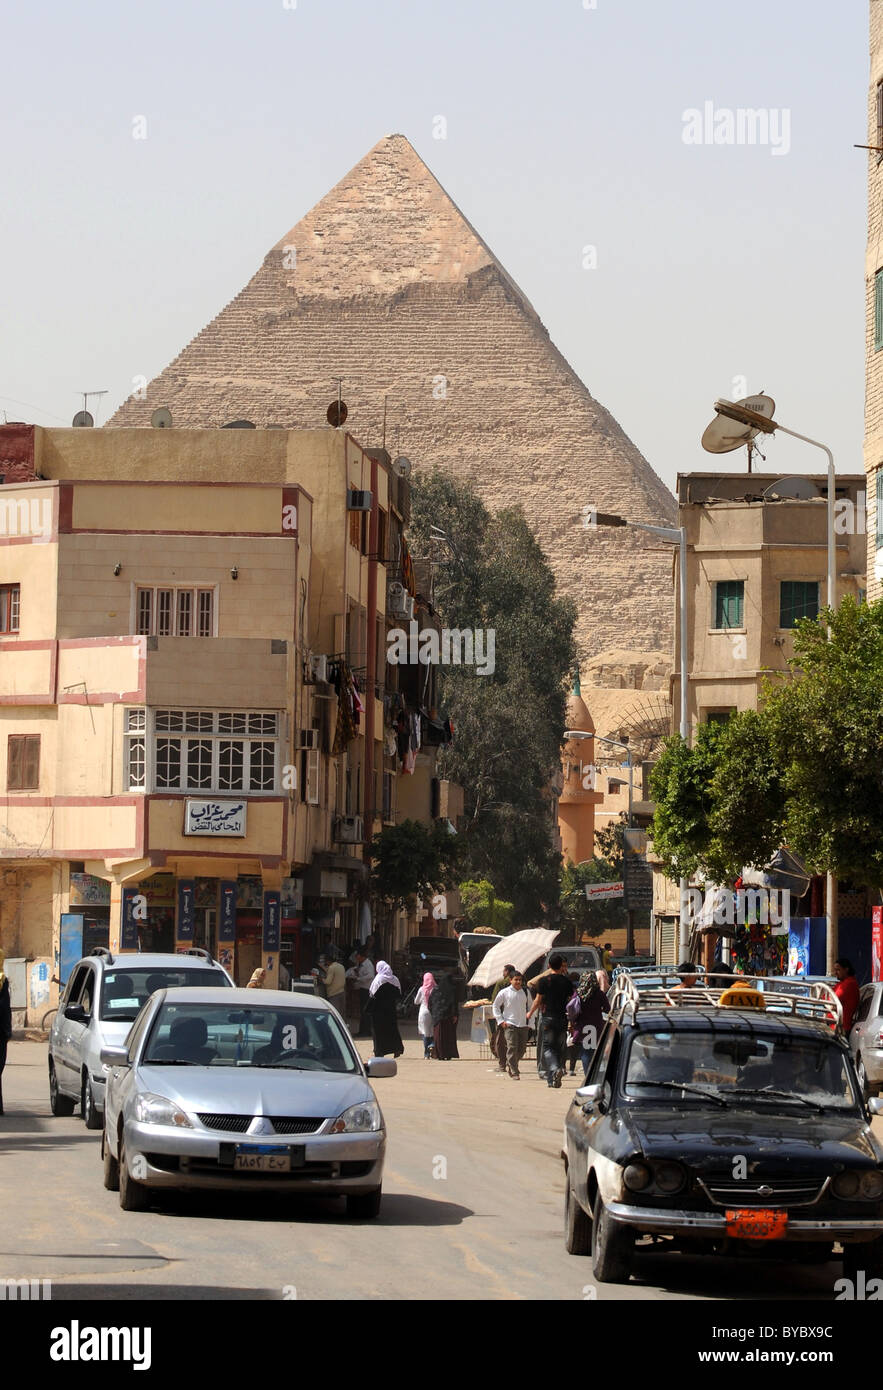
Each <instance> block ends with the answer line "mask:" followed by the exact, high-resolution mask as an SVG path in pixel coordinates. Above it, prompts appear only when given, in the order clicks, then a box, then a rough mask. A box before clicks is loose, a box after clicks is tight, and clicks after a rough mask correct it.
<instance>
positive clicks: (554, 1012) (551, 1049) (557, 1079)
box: [527, 951, 573, 1087]
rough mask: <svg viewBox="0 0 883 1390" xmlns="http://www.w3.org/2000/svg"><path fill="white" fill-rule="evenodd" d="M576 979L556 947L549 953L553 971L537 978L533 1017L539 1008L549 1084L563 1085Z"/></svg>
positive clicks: (544, 1060)
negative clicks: (569, 1005) (569, 1003)
mask: <svg viewBox="0 0 883 1390" xmlns="http://www.w3.org/2000/svg"><path fill="white" fill-rule="evenodd" d="M572 994H573V982H572V980H571V978H570V976H569V975H568V973H567V964H566V962H565V960H564V957H563V956H562V955H559V954H558V952H557V951H556V952H555V954H554V955H553V956H550V957H549V973H548V974H547V975H544V976H541V977H540V978H539V979H538V980H537V997H536V999H535V1000H534V1002H533V1004H532V1005H531V1007H530V1013H528V1015H527V1017H528V1019H530V1018H531V1017H532V1015H533V1014H534V1013H536V1011H537V1010H538V1009H539V1010H540V1011H541V1012H542V1016H543V1071H544V1073H545V1077H546V1082H547V1084H548V1085H549V1086H555V1087H560V1085H561V1078H562V1077H563V1076H564V1069H563V1067H562V1065H561V1059H562V1057H563V1055H564V1049H565V1047H566V1045H567V1001H568V1000H569V999H570V997H571V995H572Z"/></svg>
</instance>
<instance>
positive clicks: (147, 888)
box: [134, 874, 175, 908]
mask: <svg viewBox="0 0 883 1390" xmlns="http://www.w3.org/2000/svg"><path fill="white" fill-rule="evenodd" d="M134 891H135V892H136V893H140V894H142V896H143V897H144V898H146V900H147V906H148V907H149V908H150V907H174V906H175V876H174V874H154V876H153V878H146V879H144V880H143V882H141V883H139V884H138V887H137V888H136V889H135V890H134Z"/></svg>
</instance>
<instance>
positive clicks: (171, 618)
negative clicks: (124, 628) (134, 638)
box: [135, 588, 215, 637]
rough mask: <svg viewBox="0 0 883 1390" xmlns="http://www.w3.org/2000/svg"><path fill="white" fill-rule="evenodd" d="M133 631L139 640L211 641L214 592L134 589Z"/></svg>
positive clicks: (192, 589) (202, 590)
mask: <svg viewBox="0 0 883 1390" xmlns="http://www.w3.org/2000/svg"><path fill="white" fill-rule="evenodd" d="M135 631H136V633H137V634H138V636H139V637H214V635H215V591H214V589H196V588H187V589H143V588H139V589H136V591H135Z"/></svg>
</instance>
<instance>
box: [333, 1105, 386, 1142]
mask: <svg viewBox="0 0 883 1390" xmlns="http://www.w3.org/2000/svg"><path fill="white" fill-rule="evenodd" d="M382 1128H383V1117H382V1115H381V1114H380V1106H379V1105H378V1104H377V1101H376V1100H364V1101H361V1102H360V1104H359V1105H351V1106H350V1108H349V1110H344V1112H343V1114H342V1115H338V1117H337V1119H336V1120H335V1121H334V1124H333V1125H332V1126H331V1129H330V1131H329V1133H330V1134H366V1133H372V1132H373V1131H376V1130H378V1129H382Z"/></svg>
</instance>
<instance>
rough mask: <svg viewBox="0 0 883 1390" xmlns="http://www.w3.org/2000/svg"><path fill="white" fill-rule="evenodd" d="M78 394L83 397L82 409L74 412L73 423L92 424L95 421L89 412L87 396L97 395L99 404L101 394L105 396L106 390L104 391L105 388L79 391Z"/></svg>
mask: <svg viewBox="0 0 883 1390" xmlns="http://www.w3.org/2000/svg"><path fill="white" fill-rule="evenodd" d="M79 394H80V395H81V396H82V397H83V409H82V410H81V411H77V414H76V416H75V417H74V424H75V425H93V424H94V423H95V421H94V420H93V418H92V416H91V415H90V414H89V397H90V396H97V397H98V398H99V404H100V403H101V397H102V396H106V395H107V391H106V390H104V391H80V392H79ZM96 413H97V412H96Z"/></svg>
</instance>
